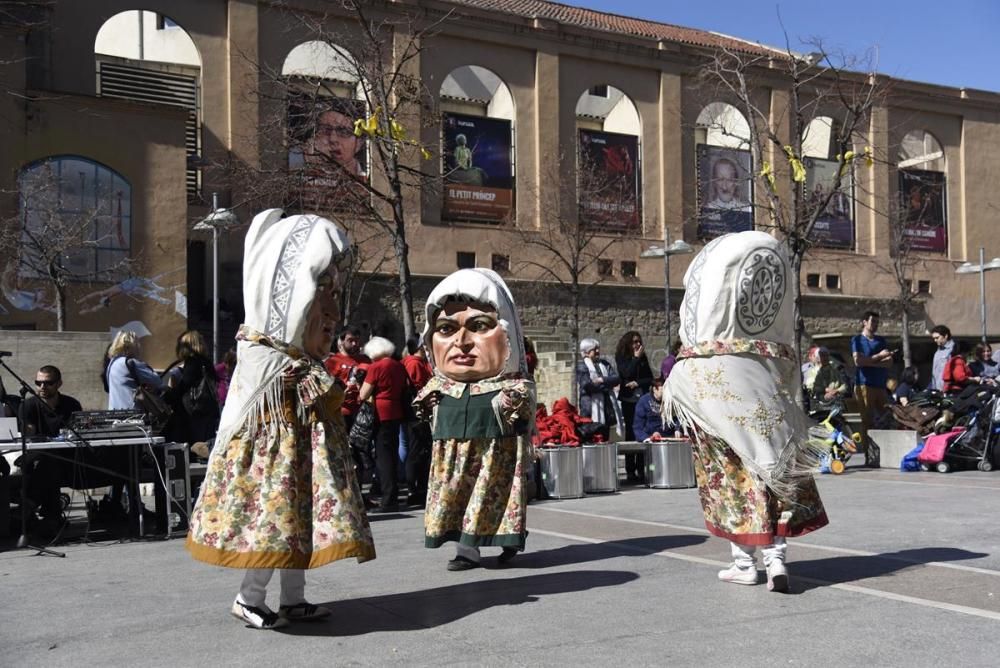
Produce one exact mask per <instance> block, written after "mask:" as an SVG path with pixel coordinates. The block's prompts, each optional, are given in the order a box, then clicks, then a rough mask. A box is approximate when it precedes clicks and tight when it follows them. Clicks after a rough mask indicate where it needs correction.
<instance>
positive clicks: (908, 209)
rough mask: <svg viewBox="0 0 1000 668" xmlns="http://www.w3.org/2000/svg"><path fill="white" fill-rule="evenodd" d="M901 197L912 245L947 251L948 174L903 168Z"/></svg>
mask: <svg viewBox="0 0 1000 668" xmlns="http://www.w3.org/2000/svg"><path fill="white" fill-rule="evenodd" d="M899 198H900V204H901V206H900V215H901V216H902V217H903V224H904V227H903V235H904V237H906V239H907V240H908V241H909V243H910V249H911V250H916V251H930V252H932V253H945V252H947V250H948V219H947V215H946V213H945V190H944V174H943V173H942V172H928V171H924V170H922V169H901V170H899Z"/></svg>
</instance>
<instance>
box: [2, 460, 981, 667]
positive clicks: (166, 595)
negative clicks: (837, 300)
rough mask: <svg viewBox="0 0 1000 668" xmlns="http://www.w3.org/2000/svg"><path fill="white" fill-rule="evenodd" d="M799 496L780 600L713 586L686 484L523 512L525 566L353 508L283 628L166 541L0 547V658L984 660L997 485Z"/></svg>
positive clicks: (837, 482) (174, 661)
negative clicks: (259, 625) (348, 549)
mask: <svg viewBox="0 0 1000 668" xmlns="http://www.w3.org/2000/svg"><path fill="white" fill-rule="evenodd" d="M819 485H820V490H821V492H822V494H823V498H824V500H825V502H826V506H827V511H828V513H829V515H830V519H831V524H830V526H828V527H827V528H825V529H823V530H822V531H819V532H816V533H814V534H811V535H809V536H807V537H805V538H803V539H800V540H796V541H794V542H793V543H792V546H791V549H790V551H789V568H790V571H791V572H792V574H793V585H792V591H791V593H789V594H786V595H782V594H772V593H769V592H768V591H767V589H766V588H765V586H764V585H760V586H756V587H745V586H737V585H732V584H724V583H721V582H718V581H717V580H716V575H715V574H716V571H717V570H718V568H719V567H720V566H723V565H725V564H726V563H727V562H728V555H729V549H728V545H727V543H725V542H724V541H721V540H719V539H716V538H710V537H709V536H708V534H707V532H706V531H705V530H704V529H703V526H704V525H703V523H702V519H701V512H700V509H699V505H698V497H697V492H696V490H694V489H683V490H651V489H645V488H639V487H628V488H625V489H623V490H622V491H621V492H620V493H618V494H612V495H594V496H588V497H586V498H582V499H575V500H562V501H545V502H539V503H535V504H532V505H531V507H530V508H529V512H528V524H529V529H530V531H531V535H530V536H529V539H528V551H527V552H526V553H524V554H523V555H521V556H519V557H518V558H517V559H515V560H514V561H513V562H512V563H511V564H510V565H509V566H508V567H506V568H500V567H498V566H497V564H496V561H495V558H494V557H493V555H492V553H493V552H496V551H497V550H484V554H485V555H487V556H486V558H484V561H483V563H484V566H485V568H481V569H477V570H472V571H466V572H461V573H451V572H447V571H446V570H445V568H444V565H445V562H446V561H447V560H448V559H449V558H451V556H452V555H453V550H452V548H450V547H446V548H442V549H440V550H428V549H425V548H424V547H423V539H422V519H423V518H422V515H421V513H420V512H402V513H398V514H390V515H376V516H373V522H372V527H373V530H374V533H375V540H376V547H377V550H378V559H376V560H375V561H373V562H369V563H367V564H362V565H358V564H356V563H355V562H353V561H351V562H339V563H336V564H332V565H330V566H326V567H324V568H321V569H318V570H315V571H312V572H310V573H309V575H308V576H307V577H308V588H307V594H308V595H309V597H310V599H311V600H312V601H314V602H317V603H324V604H326V605H329V606H330V607H331V608H332V609H333V617H332V618H330V619H329V620H328V621H325V622H319V623H313V624H299V625H297V626H292V627H290V628H288V629H287V630H285V631H282V632H263V631H253V630H250V629H246V628H244V627H243V626H242V625H241V624H240V623H239V622H238V621H237V620H235V619H233V618H232V617H230V616H229V614H228V609H229V605H230V603H231V602H232V599H233V597H234V595H235V592H236V588H237V585H238V582H239V579H240V574H239V573H238V572H236V571H229V570H226V569H222V568H215V567H210V566H206V565H203V564H200V563H196V562H194V561H192V560H191V559H190V558H189V557H188V556H187V553H186V552H185V551H184V546H183V542H182V541H181V540H179V539H175V540H169V541H154V542H129V543H112V542H101V543H92V544H76V545H69V546H66V547H64V548H62V549H65V550H66V552H67V556H66V558H65V559H59V558H53V557H46V556H35V555H34V554H33V553H31V552H29V551H25V550H13V551H6V552H0V591H2V592H3V595H2V599H0V600H2V604H0V665H3V666H70V665H73V666H82V665H90V666H124V665H128V666H171V667H173V668H176V667H178V666H196V665H199V666H228V665H259V666H265V665H274V666H293V665H294V666H298V665H304V666H314V665H315V666H340V665H362V666H379V665H409V666H415V665H489V666H519V665H531V666H559V665H587V666H626V665H630V664H631V665H674V666H734V665H739V666H777V665H791V666H796V665H798V666H942V665H956V666H957V665H960V666H995V665H997V664H998V662H1000V658H998V655H1000V532H998V524H1000V520H998V518H997V515H998V510H1000V503H998V501H1000V474H994V473H979V472H975V471H970V472H959V473H951V474H947V475H942V474H936V473H906V474H904V473H897V472H894V471H890V470H866V469H854V468H851V469H848V471H847V473H845V474H844V475H842V476H839V477H834V476H822V477H820V478H819ZM274 584H275V585H276V584H277V581H275V583H274ZM273 593H274V594H275V596H276V589H275V590H274V592H273ZM273 604H274V605H275V606H277V601H276V600H274V601H273Z"/></svg>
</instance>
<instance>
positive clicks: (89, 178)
mask: <svg viewBox="0 0 1000 668" xmlns="http://www.w3.org/2000/svg"><path fill="white" fill-rule="evenodd" d="M18 209H19V215H20V220H21V230H22V231H21V248H20V252H21V255H20V257H19V258H18V261H19V270H18V275H19V276H20V277H21V278H41V277H49V276H51V275H52V271H53V268H52V267H51V266H50V265H51V264H52V263H56V264H58V265H59V270H61V271H64V272H65V278H66V279H67V280H78V281H95V280H96V281H116V280H120V279H121V277H122V276H123V275H124V274H125V273H126V271H125V270H126V269H127V267H128V263H129V259H130V251H131V249H132V186H131V185H129V183H128V181H126V180H125V178H124V177H123V176H122V175H121V174H119V173H117V172H115V171H114V170H112V169H109V168H108V167H105V166H104V165H102V164H100V163H97V162H94V161H93V160H89V159H87V158H82V157H79V156H70V155H62V156H53V157H50V158H45V159H44V160H39V161H37V162H34V163H32V164H30V165H28V166H26V167H25V168H24V169H22V170H21V173H20V174H19V176H18Z"/></svg>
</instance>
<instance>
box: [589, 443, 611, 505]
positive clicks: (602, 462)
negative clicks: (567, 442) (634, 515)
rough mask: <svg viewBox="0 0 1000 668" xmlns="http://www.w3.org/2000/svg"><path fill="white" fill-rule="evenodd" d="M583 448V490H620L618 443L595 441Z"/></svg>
mask: <svg viewBox="0 0 1000 668" xmlns="http://www.w3.org/2000/svg"><path fill="white" fill-rule="evenodd" d="M580 449H581V450H583V491H584V492H586V493H587V494H590V493H591V492H617V491H618V444H617V443H595V444H593V445H584V446H582V447H581V448H580Z"/></svg>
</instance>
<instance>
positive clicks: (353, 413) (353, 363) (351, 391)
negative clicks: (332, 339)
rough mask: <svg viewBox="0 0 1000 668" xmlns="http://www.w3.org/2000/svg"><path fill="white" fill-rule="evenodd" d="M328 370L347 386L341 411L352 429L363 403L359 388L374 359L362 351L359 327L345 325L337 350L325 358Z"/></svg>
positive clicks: (338, 340) (346, 423)
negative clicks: (359, 397)
mask: <svg viewBox="0 0 1000 668" xmlns="http://www.w3.org/2000/svg"><path fill="white" fill-rule="evenodd" d="M323 363H324V365H325V366H326V370H327V371H329V372H330V375H331V376H333V377H334V378H336V379H337V380H339V381H340V382H341V383H343V385H344V387H345V388H347V393H346V395H345V396H344V403H343V404H342V405H341V407H340V413H341V415H343V416H344V424H345V426H346V427H347V431H348V432H350V431H351V426H353V425H354V418H355V417H357V415H358V409H360V408H361V404H360V402H359V401H358V390H359V389H360V388H361V383H362V381H363V380H364V374H365V370H366V369H367V368H368V365H369V364H371V363H372V361H371V360H370V359H369V358H368V356H367V355H365V354H363V353H362V352H361V330H360V329H358V328H357V327H345V328H344V329H343V330H341V332H340V334H339V335H338V336H337V352H335V353H334V354H332V355H330V356H329V357H327V358H326V360H324V362H323Z"/></svg>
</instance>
